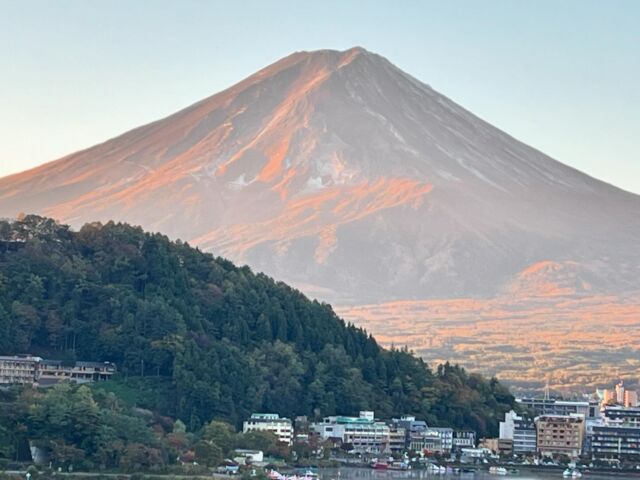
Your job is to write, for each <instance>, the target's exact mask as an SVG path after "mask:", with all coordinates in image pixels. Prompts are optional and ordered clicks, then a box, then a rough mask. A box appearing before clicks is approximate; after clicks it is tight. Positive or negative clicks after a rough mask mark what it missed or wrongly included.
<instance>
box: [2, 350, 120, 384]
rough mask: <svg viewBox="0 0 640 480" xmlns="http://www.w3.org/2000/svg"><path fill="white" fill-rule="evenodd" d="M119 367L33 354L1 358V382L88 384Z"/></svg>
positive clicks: (103, 377)
mask: <svg viewBox="0 0 640 480" xmlns="http://www.w3.org/2000/svg"><path fill="white" fill-rule="evenodd" d="M115 372H116V367H115V365H114V364H113V363H109V362H103V363H100V362H75V363H74V364H73V365H67V364H65V363H64V362H62V361H61V360H45V359H43V358H40V357H35V356H32V355H24V356H4V357H0V385H13V384H21V385H25V384H27V385H35V386H43V387H44V386H48V385H54V384H56V383H59V382H61V381H65V380H67V381H70V382H74V383H89V382H96V381H100V380H109V379H110V378H111V377H112V376H113V375H114V374H115Z"/></svg>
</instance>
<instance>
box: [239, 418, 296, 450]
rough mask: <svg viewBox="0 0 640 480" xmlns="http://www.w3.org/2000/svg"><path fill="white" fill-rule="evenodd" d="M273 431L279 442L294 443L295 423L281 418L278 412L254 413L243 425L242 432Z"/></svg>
mask: <svg viewBox="0 0 640 480" xmlns="http://www.w3.org/2000/svg"><path fill="white" fill-rule="evenodd" d="M252 431H260V432H272V433H273V434H275V436H276V437H278V442H280V443H285V444H287V445H293V424H292V422H291V420H290V419H288V418H280V416H279V415H278V414H277V413H254V414H253V415H251V418H250V419H249V420H245V422H244V423H243V425H242V432H243V433H247V432H252Z"/></svg>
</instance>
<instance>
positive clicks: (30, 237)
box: [0, 216, 514, 435]
mask: <svg viewBox="0 0 640 480" xmlns="http://www.w3.org/2000/svg"><path fill="white" fill-rule="evenodd" d="M27 352H30V353H34V354H46V356H47V357H50V358H62V359H75V358H77V359H82V360H94V361H112V362H115V363H116V364H117V367H118V371H119V373H120V374H121V376H124V377H125V378H131V377H142V376H144V377H151V379H155V380H156V381H157V382H158V388H157V389H156V390H155V391H154V392H153V394H152V395H151V397H152V398H150V399H148V400H146V401H147V402H149V403H151V405H150V407H152V408H153V407H155V408H154V409H159V410H161V411H162V412H163V413H164V414H168V415H172V416H177V417H179V418H181V419H182V420H183V421H185V423H187V424H189V425H192V428H198V427H199V426H200V425H201V423H202V422H208V421H209V420H211V419H212V418H226V419H228V420H230V421H232V422H233V423H235V424H240V423H241V422H242V420H243V419H246V418H247V417H248V416H249V415H250V414H251V413H252V412H256V411H269V412H277V413H280V414H281V415H286V416H288V417H295V416H296V415H309V416H311V417H318V416H321V415H333V414H349V413H353V412H357V411H358V410H363V409H364V410H368V409H375V410H376V411H377V413H378V415H380V416H381V417H383V418H391V417H392V416H398V415H402V414H404V413H413V414H416V415H420V416H421V417H423V418H426V419H428V420H429V421H430V422H431V423H437V424H451V425H456V426H459V427H466V428H473V429H475V430H477V431H478V433H479V434H481V435H485V434H489V433H491V434H495V433H496V432H497V425H498V423H497V422H498V420H499V419H500V418H501V415H502V414H503V413H504V412H505V411H507V410H509V409H510V408H512V407H513V405H514V399H513V397H512V396H511V395H510V394H509V392H508V391H507V390H506V389H505V388H504V387H503V386H501V385H500V384H499V383H498V382H497V381H496V380H495V379H492V380H488V379H484V378H482V377H480V376H478V375H473V374H472V375H469V374H467V373H466V372H464V371H463V370H461V369H459V368H457V367H451V366H449V365H447V366H446V367H445V366H441V367H440V368H438V369H437V371H435V372H432V371H431V370H430V369H429V368H428V367H427V366H426V365H425V364H424V362H422V361H421V360H420V359H418V358H416V357H414V356H413V355H411V354H410V353H408V352H407V351H399V350H393V351H388V350H383V349H382V348H380V347H379V346H378V344H377V343H376V341H375V340H374V339H373V337H371V336H370V335H367V334H366V332H364V331H363V330H361V329H358V328H356V327H354V326H353V325H350V324H349V325H347V324H345V323H344V322H343V321H342V320H340V319H339V318H338V317H337V316H336V315H335V313H334V312H333V311H332V309H331V307H330V306H329V305H327V304H320V303H318V302H315V301H314V302H312V301H309V300H308V299H307V298H306V297H304V296H303V295H302V294H301V293H300V292H297V291H295V290H293V289H291V288H290V287H288V286H287V285H285V284H283V283H276V282H275V281H273V280H272V279H271V278H268V277H267V276H265V275H264V274H257V275H256V274H254V273H252V272H251V271H250V270H249V269H248V268H247V267H243V268H237V267H235V266H234V265H233V264H231V262H229V261H227V260H223V259H219V258H217V259H216V258H214V257H212V256H211V255H209V254H205V253H202V252H200V251H198V250H196V249H194V248H191V247H189V246H188V245H185V244H183V243H172V242H170V241H169V240H168V239H167V238H166V237H164V236H162V235H159V234H155V235H151V234H148V233H145V232H143V231H142V230H141V229H140V228H134V227H130V226H128V225H123V224H114V223H109V224H106V225H104V226H103V225H100V224H90V225H86V226H84V227H83V228H82V229H81V230H80V231H78V232H74V231H70V230H69V229H68V227H66V226H64V225H59V224H56V223H55V222H54V221H53V220H50V219H46V218H41V217H37V216H27V217H26V218H25V219H24V220H23V221H17V222H13V223H9V222H2V221H0V355H6V354H16V353H27ZM154 402H155V404H154Z"/></svg>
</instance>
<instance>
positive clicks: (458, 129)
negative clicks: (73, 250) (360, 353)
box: [0, 48, 640, 335]
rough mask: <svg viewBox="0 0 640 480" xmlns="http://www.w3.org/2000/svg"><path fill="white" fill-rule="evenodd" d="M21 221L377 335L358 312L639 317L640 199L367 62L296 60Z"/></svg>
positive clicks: (23, 202) (26, 192) (49, 181)
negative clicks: (179, 248) (106, 237)
mask: <svg viewBox="0 0 640 480" xmlns="http://www.w3.org/2000/svg"><path fill="white" fill-rule="evenodd" d="M18 212H34V213H41V214H45V215H48V216H52V217H55V218H58V219H60V220H62V221H64V222H68V223H71V224H73V225H76V226H77V225H80V224H83V223H85V222H92V221H107V220H110V219H114V220H121V221H127V222H130V223H134V224H140V225H143V226H144V227H146V228H148V229H154V230H158V231H162V232H164V233H166V234H168V235H169V236H170V237H173V238H181V239H183V240H186V241H189V242H190V243H193V244H196V245H198V246H200V247H201V248H202V249H206V250H210V251H212V252H215V253H216V254H220V255H224V256H227V257H229V258H231V259H233V260H234V261H236V262H245V263H248V264H249V265H250V266H251V267H253V268H255V269H257V270H262V271H265V272H267V273H269V274H271V275H273V276H275V277H277V278H279V279H282V280H285V281H287V282H290V283H292V284H294V285H296V286H298V287H299V288H301V289H302V290H303V291H305V292H307V293H308V294H310V295H313V296H317V297H319V298H321V299H322V300H328V301H332V302H334V303H337V304H338V305H344V306H350V307H353V308H349V309H344V310H343V312H344V313H345V315H347V316H348V317H349V316H351V317H352V318H353V319H354V320H356V321H358V320H359V319H360V320H361V321H366V320H367V318H368V315H367V314H363V313H362V310H358V308H360V307H359V306H361V305H363V304H372V307H371V308H372V309H373V310H375V308H378V307H379V304H381V303H384V302H388V303H386V305H387V306H388V305H397V304H398V302H401V303H402V304H403V305H404V307H403V308H406V305H407V303H406V302H417V303H416V305H417V304H420V305H421V307H420V308H421V309H419V310H418V311H421V312H422V311H424V310H422V309H423V308H424V305H425V304H424V302H434V301H437V302H440V300H441V299H447V301H446V302H444V303H442V302H440V303H437V305H440V307H438V308H440V310H438V314H437V315H440V316H444V317H446V316H447V311H455V312H458V313H459V311H460V310H459V307H460V306H459V304H457V305H456V306H455V307H452V306H451V305H450V303H451V301H454V300H455V301H458V300H460V301H463V300H464V301H469V299H476V300H475V301H483V299H491V301H495V299H496V298H499V299H500V301H501V302H506V305H508V306H510V307H508V308H516V309H518V308H520V306H522V305H523V304H524V303H523V302H528V303H526V305H527V309H526V312H529V313H526V312H525V313H523V315H524V316H525V317H526V318H529V319H531V318H532V317H531V315H532V314H531V311H532V310H531V308H530V306H531V305H532V303H531V302H534V303H535V302H538V303H539V302H541V301H546V302H549V301H551V302H554V305H557V304H558V302H563V301H565V300H567V299H569V300H571V301H575V300H576V299H578V300H579V299H585V298H604V299H606V300H605V301H604V302H605V304H606V305H613V306H615V305H620V304H625V303H626V302H629V301H631V302H632V303H634V305H635V303H640V301H639V302H636V300H637V299H638V296H637V291H638V290H640V287H639V285H640V280H638V279H639V278H640V248H639V245H640V197H639V196H637V195H633V194H631V193H628V192H625V191H623V190H620V189H618V188H615V187H613V186H611V185H608V184H606V183H603V182H601V181H598V180H596V179H594V178H591V177H589V176H588V175H585V174H583V173H581V172H579V171H577V170H575V169H573V168H570V167H568V166H566V165H563V164H562V163H559V162H557V161H555V160H553V159H551V158H549V157H548V156H546V155H544V154H543V153H541V152H539V151H537V150H535V149H533V148H531V147H529V146H527V145H525V144H523V143H521V142H519V141H518V140H516V139H514V138H512V137H510V136H509V135H507V134H506V133H504V132H502V131H500V130H499V129H497V128H495V127H493V126H491V125H489V124H488V123H486V122H484V121H483V120H481V119H479V118H478V117H476V116H474V115H473V114H472V113H470V112H468V111H466V110H465V109H464V108H462V107H460V106H459V105H457V104H456V103H454V102H453V101H451V100H450V99H448V98H447V97H445V96H443V95H441V94H440V93H438V92H436V91H435V90H433V89H432V88H430V87H429V86H428V85H426V84H424V83H422V82H420V81H419V80H417V79H415V78H413V77H411V76H410V75H408V74H406V73H404V72H403V71H401V70H400V69H398V68H397V67H395V66H394V65H393V64H391V63H390V62H389V61H387V60H386V59H385V58H383V57H381V56H379V55H376V54H373V53H370V52H368V51H366V50H364V49H362V48H353V49H350V50H347V51H343V52H339V51H332V50H322V51H315V52H297V53H294V54H292V55H290V56H288V57H286V58H283V59H282V60H280V61H278V62H276V63H274V64H272V65H270V66H268V67H266V68H264V69H263V70H260V71H258V72H257V73H255V74H254V75H252V76H250V77H248V78H246V79H245V80H243V81H241V82H240V83H238V84H236V85H234V86H233V87H231V88H229V89H227V90H225V91H223V92H220V93H218V94H215V95H213V96H211V97H209V98H207V99H205V100H202V101H200V102H198V103H196V104H194V105H192V106H190V107H188V108H186V109H184V110H182V111H180V112H178V113H175V114H173V115H171V116H169V117H167V118H164V119H162V120H159V121H157V122H154V123H151V124H149V125H145V126H143V127H140V128H137V129H135V130H132V131H130V132H127V133H125V134H123V135H121V136H119V137H117V138H114V139H111V140H109V141H106V142H105V143H102V144H100V145H97V146H94V147H92V148H89V149H87V150H83V151H80V152H77V153H73V154H71V155H69V156H67V157H64V158H62V159H59V160H56V161H54V162H51V163H48V164H45V165H43V166H41V167H38V168H35V169H33V170H29V171H26V172H23V173H20V174H16V175H12V176H9V177H6V178H3V179H0V216H15V215H16V214H17V213H18ZM550 299H551V300H550ZM629 299H630V300H629ZM403 302H404V303H403ZM376 305H377V307H376ZM447 305H449V306H447ZM501 305H502V303H501ZM536 305H537V303H536ZM598 305H600V306H602V303H599V304H598ZM448 309H449V310H448ZM427 310H428V311H429V312H432V310H431V309H430V308H429V309H427ZM463 310H464V309H463ZM371 311H372V310H369V312H371ZM464 311H465V312H467V310H464ZM477 311H478V310H476V309H473V310H472V311H468V312H467V313H465V314H464V315H465V316H464V318H465V319H467V320H469V319H471V318H473V316H474V315H475V314H476V313H475V312H477ZM533 311H536V309H534V310H533ZM639 311H640V309H639ZM358 312H359V313H358ZM432 313H433V312H432ZM636 313H637V312H636V311H635V310H633V312H632V314H631V315H632V316H631V321H632V322H633V321H636V322H639V323H640V320H639V318H640V316H637V315H636ZM437 315H436V316H437ZM454 316H455V315H454ZM392 317H393V315H390V316H388V317H387V318H392ZM407 318H409V317H407ZM634 319H635V320H634ZM599 321H600V320H599ZM576 322H578V323H576V325H580V323H579V322H580V318H578V319H576ZM401 323H402V322H400V323H399V324H398V328H404V327H402V325H401ZM388 326H389V325H386V327H388ZM375 331H376V330H375V328H374V333H375ZM405 331H406V329H405ZM414 333H415V334H416V335H419V334H421V332H420V331H418V332H414Z"/></svg>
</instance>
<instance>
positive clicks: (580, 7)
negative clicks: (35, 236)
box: [0, 0, 640, 193]
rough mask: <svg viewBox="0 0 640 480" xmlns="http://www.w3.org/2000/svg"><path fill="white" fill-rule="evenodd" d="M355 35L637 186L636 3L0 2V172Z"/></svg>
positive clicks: (538, 143) (513, 128)
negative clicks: (292, 55)
mask: <svg viewBox="0 0 640 480" xmlns="http://www.w3.org/2000/svg"><path fill="white" fill-rule="evenodd" d="M354 45H360V46H363V47H365V48H367V49H368V50H371V51H374V52H377V53H380V54H382V55H384V56H385V57H387V58H388V59H389V60H391V61H392V62H393V63H395V64H396V65H398V66H399V67H400V68H402V69H404V70H405V71H407V72H408V73H410V74H412V75H413V76H415V77H417V78H419V79H420V80H422V81H424V82H426V83H428V84H430V85H431V86H432V87H433V88H435V89H436V90H438V91H440V92H441V93H443V94H445V95H447V96H449V97H450V98H452V99H453V100H455V101H456V102H458V103H460V104H461V105H463V106H464V107H466V108H467V109H469V110H471V111H472V112H474V113H476V114H477V115H479V116H481V117H482V118H484V119H485V120H487V121H489V122H491V123H493V124H494V125H496V126H498V127H500V128H502V129H503V130H505V131H507V132H508V133H510V134H512V135H513V136H515V137H517V138H519V139H520V140H523V141H524V142H526V143H528V144H530V145H532V146H534V147H536V148H538V149H540V150H542V151H544V152H545V153H547V154H549V155H551V156H553V157H554V158H556V159H558V160H560V161H562V162H564V163H567V164H569V165H572V166H574V167H576V168H579V169H581V170H583V171H585V172H587V173H589V174H591V175H593V176H596V177H598V178H601V179H603V180H606V181H608V182H611V183H613V184H615V185H618V186H620V187H622V188H625V189H627V190H630V191H634V192H637V193H640V155H639V154H638V151H639V150H640V92H639V90H640V1H636V0H628V1H622V0H617V1H616V0H606V1H605V0H601V1H587V0H582V1H577V0H571V1H568V0H548V1H544V0H536V1H528V2H525V1H516V0H509V1H507V0H504V1H499V0H495V1H491V0H485V1H479V0H478V1H471V0H469V1H452V0H442V1H439V2H429V1H425V0H422V1H400V0H395V1H386V2H381V1H354V0H352V1H348V0H343V1H330V0H323V1H315V2H310V1H307V2H305V1H302V0H296V1H267V0H263V1H259V0H255V1H248V0H247V1H229V0H227V1H225V2H218V1H195V0H193V1H185V0H180V1H178V0H175V1H173V2H168V1H160V0H158V1H116V0H109V1H103V2H98V1H82V0H77V1H70V0H56V1H30V0H13V1H6V0H0V176H2V175H6V174H9V173H13V172H17V171H20V170H23V169H26V168H29V167H32V166H35V165H38V164H40V163H43V162H45V161H48V160H52V159H55V158H58V157H60V156H62V155H64V154H67V153H70V152H72V151H75V150H78V149H81V148H84V147H88V146H91V145H93V144H95V143H98V142H101V141H104V140H106V139H108V138H110V137H113V136H115V135H117V134H119V133H122V132H124V131H126V130H128V129H130V128H132V127H136V126H139V125H141V124H144V123H147V122H149V121H152V120H155V119H157V118H160V117H163V116H166V115H168V114H170V113H173V112H174V111H176V110H179V109H181V108H183V107H185V106H187V105H189V104H190V103H193V102H195V101H197V100H199V99H201V98H203V97H206V96H208V95H210V94H212V93H215V92H217V91H219V90H221V89H223V88H225V87H227V86H230V85H232V84H233V83H235V82H237V81H238V80H240V79H241V78H243V77H245V76H247V75H249V74H251V73H253V72H254V71H255V70H258V69H259V68H261V67H263V66H265V65H267V64H269V63H271V62H273V61H275V60H277V59H278V58H280V57H282V56H285V55H287V54H289V53H291V52H292V51H295V50H315V49H320V48H334V49H340V50H343V49H347V48H349V47H352V46H354Z"/></svg>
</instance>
